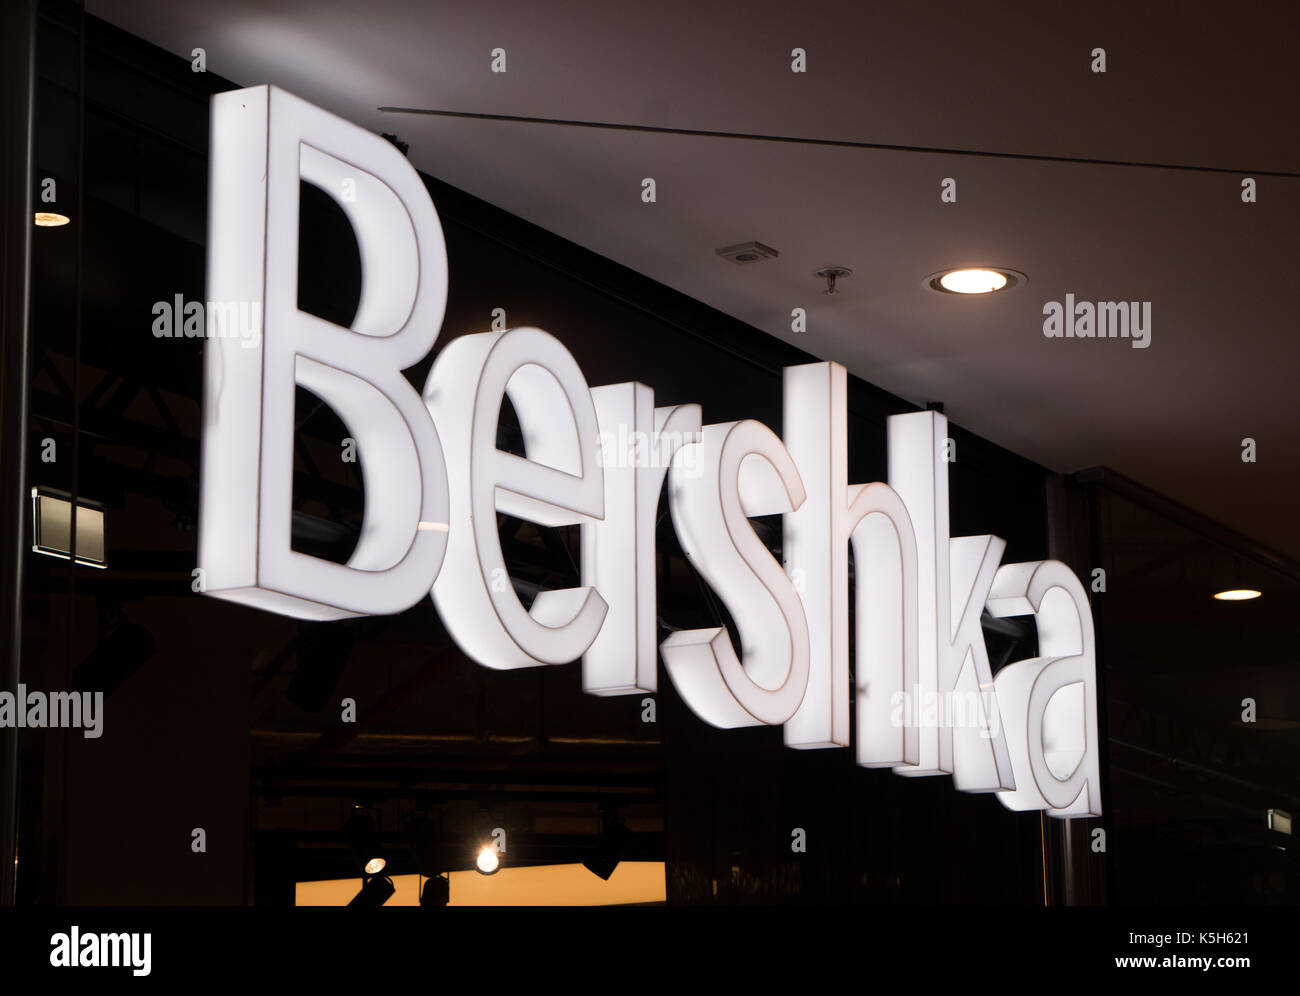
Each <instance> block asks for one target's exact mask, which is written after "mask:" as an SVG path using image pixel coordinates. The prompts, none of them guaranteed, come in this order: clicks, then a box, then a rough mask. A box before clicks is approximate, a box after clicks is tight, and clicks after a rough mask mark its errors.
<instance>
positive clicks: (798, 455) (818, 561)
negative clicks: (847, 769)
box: [782, 363, 918, 765]
mask: <svg viewBox="0 0 1300 996" xmlns="http://www.w3.org/2000/svg"><path fill="white" fill-rule="evenodd" d="M846 405H847V375H846V373H845V370H844V368H843V367H842V366H840V365H839V364H838V363H809V364H806V365H804V366H798V367H786V368H785V414H784V426H783V430H784V433H783V434H784V441H785V445H786V446H787V447H788V448H789V450H790V455H791V456H792V457H793V458H794V462H795V464H796V466H798V468H799V473H800V477H801V479H802V480H803V482H804V486H805V487H806V488H807V492H808V498H807V500H806V501H805V502H804V503H803V504H802V505H800V506H799V508H798V509H796V510H795V511H793V512H791V513H788V514H787V515H786V516H785V517H784V520H783V522H784V540H783V544H782V547H783V552H784V556H785V563H786V571H787V573H789V574H790V575H791V577H798V578H800V579H801V581H802V585H801V586H800V587H799V596H800V599H801V600H802V602H803V606H804V610H805V612H806V614H807V618H808V631H809V647H810V666H809V673H808V692H807V694H806V695H805V696H804V700H803V704H802V705H801V706H800V707H799V711H798V712H796V713H795V715H794V717H793V718H792V719H791V720H790V721H789V722H788V723H786V725H785V742H786V744H787V745H789V746H791V747H836V746H847V745H848V743H849V542H850V539H852V542H853V552H854V559H855V563H856V568H857V569H856V590H857V608H858V613H857V645H858V675H857V680H858V692H857V722H858V761H859V763H860V764H864V765H886V764H902V763H906V762H911V763H915V761H916V760H917V750H918V748H917V740H918V738H917V733H916V729H915V728H914V727H896V726H894V725H892V724H891V723H890V711H891V698H892V693H893V692H899V693H901V692H903V691H905V690H907V689H908V688H909V687H910V686H911V685H914V684H915V683H916V677H917V607H916V539H915V534H914V532H913V530H912V522H911V518H910V517H909V516H908V514H907V510H906V509H905V508H904V507H903V503H902V500H901V499H900V498H899V497H898V495H897V494H895V493H894V492H893V491H892V490H891V489H890V488H889V487H887V486H886V485H884V484H868V485H861V484H859V485H853V486H850V485H849V483H848V469H847V463H848V461H847V454H848V416H847V412H846ZM909 743H910V747H909Z"/></svg>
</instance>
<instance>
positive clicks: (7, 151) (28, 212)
mask: <svg viewBox="0 0 1300 996" xmlns="http://www.w3.org/2000/svg"><path fill="white" fill-rule="evenodd" d="M0 25H2V27H0V73H3V79H4V83H3V85H2V86H0V94H3V98H0V99H2V100H3V110H2V111H0V116H2V121H3V124H2V127H3V132H0V162H3V166H2V167H0V210H2V211H3V217H4V222H3V226H4V227H3V233H4V235H3V237H4V257H3V259H4V270H3V276H2V277H0V298H2V300H0V418H3V420H4V421H3V424H4V426H5V432H4V434H3V435H2V436H0V481H4V482H5V487H4V490H3V492H2V493H0V515H2V516H3V518H2V521H0V632H3V633H4V634H5V642H4V678H3V681H4V684H5V686H6V687H10V688H12V687H14V686H16V685H17V683H18V667H19V661H20V649H21V646H22V596H23V566H24V562H25V560H26V557H25V549H26V546H27V543H26V522H27V516H26V514H25V510H26V490H27V489H26V483H27V477H26V473H25V467H26V464H27V433H26V431H25V430H26V425H27V367H28V351H27V335H28V300H29V291H30V282H31V281H30V277H31V239H32V116H33V106H34V95H35V64H36V56H35V39H36V7H35V0H11V2H8V3H5V4H3V5H0ZM0 780H2V781H3V786H2V787H0V840H2V841H3V844H2V848H0V902H3V903H4V904H5V905H10V904H12V903H13V900H14V880H15V868H16V860H17V843H18V842H17V814H18V731H17V730H14V729H7V730H0Z"/></svg>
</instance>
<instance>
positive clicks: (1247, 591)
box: [1214, 588, 1260, 602]
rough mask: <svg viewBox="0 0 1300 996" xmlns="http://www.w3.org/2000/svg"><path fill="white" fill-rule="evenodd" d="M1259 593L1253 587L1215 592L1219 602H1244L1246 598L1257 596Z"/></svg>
mask: <svg viewBox="0 0 1300 996" xmlns="http://www.w3.org/2000/svg"><path fill="white" fill-rule="evenodd" d="M1259 596H1260V593H1259V592H1258V591H1256V590H1255V589H1254V588H1232V589H1229V590H1228V591H1220V592H1217V593H1216V594H1215V596H1214V597H1215V598H1217V599H1218V600H1219V601H1220V602H1245V601H1247V600H1248V599H1252V598H1259Z"/></svg>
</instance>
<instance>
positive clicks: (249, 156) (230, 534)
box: [199, 86, 448, 619]
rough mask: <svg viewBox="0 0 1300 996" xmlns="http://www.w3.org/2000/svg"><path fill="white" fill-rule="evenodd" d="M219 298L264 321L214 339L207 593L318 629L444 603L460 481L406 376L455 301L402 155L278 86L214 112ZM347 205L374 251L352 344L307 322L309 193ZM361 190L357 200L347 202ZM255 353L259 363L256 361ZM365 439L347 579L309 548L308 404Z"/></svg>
mask: <svg viewBox="0 0 1300 996" xmlns="http://www.w3.org/2000/svg"><path fill="white" fill-rule="evenodd" d="M210 148H211V150H212V151H211V160H210V164H209V169H210V176H209V191H210V201H209V206H208V219H209V222H208V224H209V231H208V271H207V280H208V296H209V297H210V298H211V299H212V300H214V301H223V302H246V303H248V304H249V306H250V311H253V310H254V309H253V308H252V307H251V306H252V305H253V304H260V306H261V307H260V314H261V326H262V327H260V328H257V329H255V330H254V331H253V336H252V342H251V343H250V342H249V341H243V342H241V341H240V340H238V339H232V338H219V337H217V338H209V339H208V340H207V344H206V347H205V349H206V353H205V362H204V385H203V405H204V412H203V419H204V432H203V454H202V478H201V482H202V483H201V497H200V501H201V508H202V511H201V515H200V516H199V522H200V527H199V566H200V567H201V568H202V569H203V570H204V572H205V574H206V582H207V583H206V594H209V595H214V596H216V597H218V598H225V599H228V600H230V601H235V602H241V603H243V604H246V605H254V606H257V607H259V608H262V609H267V610H270V611H273V612H278V613H280V614H282V615H291V616H297V617H300V618H305V619H338V618H342V617H345V616H351V615H365V614H370V613H381V614H382V613H393V612H400V611H401V610H403V609H405V608H407V607H409V606H411V605H413V604H415V602H417V601H419V600H420V599H421V598H422V597H424V596H425V595H426V594H428V592H429V589H430V588H431V587H432V585H433V582H434V579H435V578H436V577H437V575H438V570H439V568H440V566H441V564H442V558H443V554H444V552H445V550H446V545H447V528H448V526H447V522H448V517H447V472H446V467H445V464H444V460H443V454H442V447H441V445H440V442H439V439H438V434H437V431H436V429H435V428H434V425H433V421H432V419H431V418H430V417H429V414H428V411H427V409H426V408H425V407H424V404H423V402H422V401H421V398H420V395H419V393H418V392H417V391H416V390H415V389H414V388H412V387H411V386H410V384H409V383H408V382H407V381H406V379H405V378H404V377H403V376H402V373H401V371H402V370H403V369H404V368H405V367H409V366H412V365H413V364H415V363H416V362H418V361H419V360H420V359H421V358H423V357H424V356H425V355H426V354H427V353H428V352H429V351H430V350H431V349H432V347H433V344H434V341H435V340H436V339H437V337H438V331H439V329H440V328H441V325H442V318H443V310H444V308H445V306H446V300H447V254H446V247H445V245H444V243H443V236H442V226H441V225H440V224H439V222H438V216H437V213H436V212H435V211H434V208H433V203H432V201H430V199H429V195H428V192H427V191H426V190H425V188H424V184H423V183H422V182H421V180H420V177H419V174H417V173H416V172H415V170H414V169H413V168H412V167H411V165H410V164H409V163H408V162H407V161H406V159H405V158H403V156H402V155H401V154H400V153H399V152H398V151H397V149H396V148H394V147H393V146H392V145H390V144H389V143H388V142H387V141H385V140H384V139H382V138H380V137H378V136H377V135H373V134H371V133H370V132H367V131H365V130H364V129H362V128H359V127H357V126H356V125H353V124H350V123H349V122H347V121H344V120H343V119H341V118H338V117H335V116H334V115H333V114H330V113H328V112H326V111H323V110H320V109H319V108H316V107H313V106H312V105H310V104H308V103H306V102H305V101H303V100H300V99H298V98H297V97H294V96H292V95H291V94H288V93H285V92H284V91H283V90H279V89H277V88H275V87H267V86H261V87H251V88H249V89H244V90H233V91H230V92H227V93H222V94H218V95H216V96H214V97H213V98H212V141H211V146H210ZM302 180H306V181H307V182H308V183H311V184H313V185H315V186H318V187H320V188H321V189H322V190H324V191H325V192H326V193H328V194H330V195H331V196H332V197H334V198H335V200H336V201H337V203H338V205H339V207H340V208H341V209H342V210H343V211H344V212H345V213H346V215H347V217H348V220H349V221H350V222H351V224H352V228H353V231H354V233H355V234H356V238H357V244H358V248H359V250H360V255H361V300H360V303H359V305H358V308H357V312H356V317H355V318H354V319H353V321H352V324H351V327H350V328H343V327H341V326H338V325H335V324H333V323H332V322H328V321H325V320H323V319H321V318H317V317H315V316H314V315H309V314H307V313H306V312H303V311H300V310H298V302H297V287H298V223H299V219H298V207H299V205H298V189H299V183H300V182H301V181H302ZM344 180H351V181H353V183H354V185H353V187H352V189H353V190H355V194H356V195H355V197H350V198H348V199H347V200H344V199H343V198H342V190H343V181H344ZM250 346H251V347H252V348H249V347H250ZM298 386H301V387H304V388H307V389H308V390H310V391H311V392H312V393H314V394H315V395H316V396H317V397H319V398H320V399H321V400H322V401H324V402H325V403H326V404H328V405H329V406H330V407H331V408H333V409H334V411H335V412H336V413H337V414H338V415H339V417H340V418H341V419H342V420H343V422H344V423H345V424H346V425H347V428H348V432H349V434H350V435H351V436H352V437H353V438H355V439H356V440H357V444H358V449H359V450H360V452H361V455H362V463H361V467H362V474H363V480H364V484H365V492H366V499H365V514H364V518H363V521H362V526H361V534H360V537H359V539H358V541H357V545H356V549H355V551H354V552H353V554H352V557H351V559H350V560H349V561H348V563H347V564H346V565H343V564H336V563H332V562H330V561H326V560H322V559H320V558H317V557H312V556H308V555H306V554H303V553H298V552H296V551H294V550H293V549H291V547H290V539H291V533H292V517H293V507H292V500H293V463H294V460H293V457H294V395H295V388H296V387H298Z"/></svg>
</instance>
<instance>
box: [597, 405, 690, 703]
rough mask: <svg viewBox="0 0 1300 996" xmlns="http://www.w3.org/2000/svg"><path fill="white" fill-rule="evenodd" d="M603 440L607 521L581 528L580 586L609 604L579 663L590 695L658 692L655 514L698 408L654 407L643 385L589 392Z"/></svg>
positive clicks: (686, 440) (688, 436)
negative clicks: (666, 478) (590, 589)
mask: <svg viewBox="0 0 1300 996" xmlns="http://www.w3.org/2000/svg"><path fill="white" fill-rule="evenodd" d="M591 396H592V399H593V400H594V402H595V404H596V418H597V420H598V422H599V424H600V434H601V440H602V454H603V457H602V460H601V464H602V466H603V469H604V472H605V518H604V520H603V521H599V522H597V521H592V520H588V521H585V522H583V524H582V583H583V584H585V585H590V586H592V587H594V588H595V589H596V590H598V591H599V592H600V593H601V596H602V597H603V598H604V599H605V601H606V602H608V603H609V615H608V616H606V617H605V624H604V626H602V627H601V630H600V635H598V636H597V637H596V640H595V642H594V643H593V644H592V645H591V646H590V647H589V648H587V652H586V654H585V655H583V658H582V688H583V691H585V692H588V693H589V694H591V695H627V694H630V693H633V692H653V691H655V690H656V688H657V686H658V680H657V679H658V664H659V657H658V649H657V640H658V635H659V624H658V612H657V606H658V600H657V598H656V591H655V514H656V512H657V511H658V508H659V491H660V489H661V488H662V487H663V483H664V477H665V476H666V475H667V473H668V467H669V465H670V464H671V463H672V458H673V454H674V453H676V451H677V450H678V449H679V448H680V447H681V446H682V445H684V444H687V443H698V442H699V439H700V406H699V405H678V406H676V407H672V408H656V407H655V406H654V405H655V393H654V391H653V390H652V389H651V388H649V387H646V386H645V385H644V384H637V383H629V384H610V385H608V386H605V387H596V388H592V391H591Z"/></svg>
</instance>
